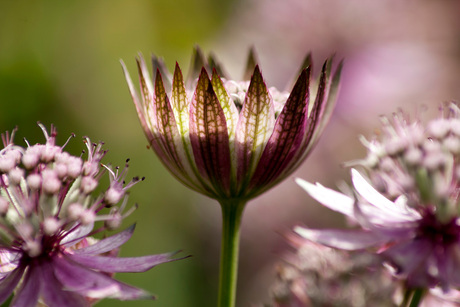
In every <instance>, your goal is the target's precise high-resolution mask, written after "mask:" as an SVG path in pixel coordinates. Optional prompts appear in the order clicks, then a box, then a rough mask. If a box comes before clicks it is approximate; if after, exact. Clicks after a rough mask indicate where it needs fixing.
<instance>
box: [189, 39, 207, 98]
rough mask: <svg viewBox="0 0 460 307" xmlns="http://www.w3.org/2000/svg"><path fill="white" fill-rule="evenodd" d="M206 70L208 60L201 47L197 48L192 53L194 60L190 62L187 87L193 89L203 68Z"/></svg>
mask: <svg viewBox="0 0 460 307" xmlns="http://www.w3.org/2000/svg"><path fill="white" fill-rule="evenodd" d="M203 67H205V68H206V60H205V58H204V55H203V52H202V51H201V49H200V47H199V46H195V48H194V49H193V53H192V59H191V60H190V68H189V70H188V75H187V79H186V80H187V81H186V86H187V88H189V89H190V88H193V87H195V86H194V85H195V84H196V80H197V79H198V76H199V75H200V72H201V68H203Z"/></svg>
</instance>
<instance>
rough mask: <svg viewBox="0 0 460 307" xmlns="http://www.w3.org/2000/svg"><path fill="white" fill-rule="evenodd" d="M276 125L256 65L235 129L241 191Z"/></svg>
mask: <svg viewBox="0 0 460 307" xmlns="http://www.w3.org/2000/svg"><path fill="white" fill-rule="evenodd" d="M274 124H275V111H274V107H273V101H272V98H271V97H270V94H269V93H268V89H267V86H266V85H265V82H264V80H263V78H262V74H261V73H260V70H259V67H258V66H256V68H255V70H254V75H253V76H252V79H251V83H250V84H249V88H248V92H247V94H246V98H245V100H244V104H243V108H242V109H241V113H240V117H239V119H238V124H237V127H236V154H237V160H238V166H237V170H238V174H237V176H238V183H239V184H240V187H239V188H240V189H241V190H244V189H245V186H246V185H247V184H248V183H249V179H250V178H251V176H252V174H253V173H254V171H255V169H256V167H257V163H259V160H260V157H261V156H262V152H263V150H264V148H265V145H266V144H267V141H268V139H269V138H270V136H271V134H272V133H273V127H274Z"/></svg>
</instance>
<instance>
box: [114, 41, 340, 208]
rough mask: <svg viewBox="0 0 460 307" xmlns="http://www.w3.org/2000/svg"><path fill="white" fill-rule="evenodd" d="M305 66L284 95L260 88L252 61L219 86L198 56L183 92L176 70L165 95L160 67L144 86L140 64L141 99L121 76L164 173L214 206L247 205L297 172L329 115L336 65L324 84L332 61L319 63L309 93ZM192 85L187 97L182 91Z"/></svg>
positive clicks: (143, 66)
mask: <svg viewBox="0 0 460 307" xmlns="http://www.w3.org/2000/svg"><path fill="white" fill-rule="evenodd" d="M197 51H198V50H197ZM250 59H254V56H253V54H252V53H251V56H250ZM307 59H308V60H307V61H306V63H307V64H306V65H305V67H304V68H302V70H301V73H300V76H299V77H298V79H297V81H296V83H295V85H294V88H293V89H292V91H291V93H290V94H289V93H284V92H280V91H278V90H276V89H274V88H267V86H266V84H265V82H264V79H263V77H262V74H261V72H260V69H259V66H258V65H255V61H253V60H252V61H248V63H249V64H250V65H249V67H252V68H253V70H252V69H251V71H252V72H253V73H252V76H251V78H250V81H249V82H235V81H231V80H228V79H226V78H223V77H222V78H221V76H220V75H222V73H221V72H222V70H221V69H220V67H219V66H218V65H217V64H216V62H215V61H214V60H213V59H212V58H211V61H209V62H210V64H206V63H205V61H204V60H203V58H202V56H201V53H200V52H199V51H198V52H196V53H195V58H194V59H193V60H192V63H195V65H194V67H195V68H198V67H199V68H200V69H201V71H200V69H194V70H192V73H191V74H190V78H188V82H187V84H186V82H184V78H183V75H182V72H181V69H180V67H179V65H178V64H176V67H175V70H174V75H173V77H172V84H170V83H169V82H167V83H166V87H165V85H164V82H163V77H168V73H167V70H166V69H165V67H164V65H162V62H161V61H159V60H158V59H156V58H154V61H153V63H154V69H155V68H156V72H155V81H154V82H152V80H151V79H150V76H149V73H148V69H147V67H146V64H145V62H144V59H143V58H142V56H140V57H139V58H138V60H137V64H138V68H139V78H140V88H141V94H142V98H139V96H138V94H137V92H136V90H135V88H134V85H133V83H132V81H131V78H130V76H129V74H128V72H127V70H126V67H125V66H124V64H123V68H124V71H125V76H126V80H127V82H128V86H129V89H130V92H131V95H132V97H133V100H134V103H135V105H136V108H137V112H138V116H139V119H140V122H141V125H142V127H143V129H144V132H145V134H146V136H147V138H148V140H149V142H150V145H151V147H152V148H153V150H154V151H155V152H156V154H157V155H158V157H159V158H160V159H161V161H162V162H163V164H164V165H165V166H166V167H167V168H168V169H169V170H170V172H171V173H172V174H173V175H174V176H175V177H176V178H177V179H179V180H180V181H181V182H182V183H184V184H185V185H186V186H188V187H190V188H192V189H194V190H196V191H198V192H200V193H202V194H205V195H207V196H209V197H212V198H215V199H217V200H225V199H233V198H240V199H251V198H253V197H255V196H257V195H259V194H261V193H262V192H264V191H266V190H268V189H269V188H270V187H272V186H274V185H275V184H277V183H279V182H280V181H281V180H282V179H283V178H285V177H286V176H287V175H289V174H290V173H292V172H293V171H294V170H295V169H296V168H297V167H298V166H299V165H300V163H301V162H302V161H303V160H304V159H305V158H306V156H307V155H308V153H309V152H310V151H311V149H312V148H313V146H314V145H315V144H316V142H317V140H318V138H319V135H320V134H321V132H322V130H323V128H324V126H325V123H326V122H327V120H328V119H329V117H330V115H331V113H332V109H333V105H334V103H335V96H336V93H337V88H338V81H339V77H340V70H341V69H340V68H341V65H340V66H339V68H338V69H337V72H336V73H335V75H334V76H333V77H332V78H331V68H332V59H329V60H327V61H326V62H325V64H324V66H323V68H322V71H321V75H320V78H319V80H318V87H317V88H312V86H311V85H310V72H311V67H310V65H309V64H310V57H308V58H307ZM200 63H201V64H203V65H201V64H200ZM307 66H308V67H307ZM207 68H208V69H209V70H212V73H211V77H210V76H209V74H208V71H207ZM195 71H196V74H195V73H194V72H195ZM198 71H199V73H198ZM219 72H220V73H219ZM195 76H197V77H198V78H195ZM168 79H169V78H168ZM192 84H196V86H195V88H194V91H188V88H190V86H191V85H192ZM166 88H168V89H169V88H171V91H170V92H169V91H167V90H166ZM167 92H168V93H167ZM313 93H314V94H313ZM310 101H313V102H312V103H310Z"/></svg>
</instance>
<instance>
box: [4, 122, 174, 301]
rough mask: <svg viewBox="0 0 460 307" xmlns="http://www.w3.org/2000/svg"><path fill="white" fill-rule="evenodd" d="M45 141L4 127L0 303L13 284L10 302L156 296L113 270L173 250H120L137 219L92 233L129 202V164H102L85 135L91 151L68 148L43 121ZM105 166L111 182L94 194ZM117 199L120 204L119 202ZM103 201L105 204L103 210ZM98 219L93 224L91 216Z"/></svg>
mask: <svg viewBox="0 0 460 307" xmlns="http://www.w3.org/2000/svg"><path fill="white" fill-rule="evenodd" d="M40 127H41V128H42V130H43V132H44V134H45V137H46V143H45V144H36V145H29V144H27V145H28V146H27V147H26V148H23V147H20V146H18V145H15V144H14V143H13V136H14V132H13V133H12V134H11V136H10V135H9V134H8V133H6V134H5V135H3V143H4V146H5V147H4V148H3V149H2V150H1V151H0V303H3V302H4V301H5V300H6V299H7V298H8V297H9V296H10V295H11V294H12V293H13V291H14V293H15V296H14V299H13V301H12V306H18V307H19V306H25V307H26V306H27V307H29V306H35V305H37V304H38V302H41V303H44V304H46V305H48V306H89V305H90V303H91V302H94V301H96V300H98V299H102V298H107V297H109V298H116V299H120V300H133V299H141V298H153V296H152V295H150V294H149V293H147V292H145V291H143V290H141V289H137V288H135V287H132V286H129V285H127V284H124V283H121V282H119V281H117V280H115V279H113V278H112V277H111V276H112V275H113V273H115V272H143V271H146V270H148V269H150V268H152V267H154V266H155V265H157V264H160V263H164V262H169V261H172V259H171V258H170V257H171V256H172V254H160V255H151V256H143V257H136V258H117V257H116V256H117V254H118V249H119V247H120V246H121V245H123V244H124V243H125V242H126V241H128V240H129V238H130V237H131V235H132V233H133V231H134V227H133V226H132V227H130V228H128V229H127V230H124V231H122V232H119V233H118V234H115V235H113V236H111V237H107V238H104V239H102V240H99V241H98V240H95V239H93V238H91V237H90V236H91V235H92V234H95V233H98V232H100V231H103V230H105V229H114V228H117V227H118V226H119V225H120V223H121V220H122V219H123V218H124V217H125V216H127V215H129V214H130V213H131V212H132V211H133V209H134V207H132V208H131V209H127V210H125V209H126V204H127V200H128V198H127V197H128V196H127V189H129V188H130V187H131V186H132V185H134V184H135V183H136V182H138V181H139V180H140V179H139V178H134V179H133V180H131V181H130V182H129V183H127V184H124V182H123V181H124V178H125V175H126V171H127V165H126V167H125V168H124V169H123V170H122V171H121V173H120V174H119V173H118V169H117V170H115V171H113V170H112V169H111V168H110V167H109V166H105V165H102V164H101V159H102V158H103V157H104V155H105V153H106V152H105V151H103V150H102V147H101V144H92V143H91V141H90V140H89V139H88V138H86V139H85V143H86V146H87V148H88V158H87V159H86V160H83V159H82V158H81V157H77V156H72V155H70V154H69V153H67V152H65V151H63V148H64V146H62V147H61V146H57V145H56V144H55V137H56V130H55V129H54V128H53V127H52V128H51V134H48V133H47V131H46V129H45V128H44V127H43V126H42V125H41V124H40ZM105 172H108V173H109V176H110V186H109V188H108V189H106V192H105V194H104V195H102V196H99V197H97V198H95V199H94V198H92V194H93V193H92V192H93V191H94V190H95V189H96V188H97V187H98V185H99V180H100V179H101V177H102V176H103V174H104V173H105ZM119 202H121V205H119V206H118V205H117V204H118V203H119ZM103 208H110V209H109V211H108V212H107V213H105V214H100V211H101V210H102V209H103ZM97 221H103V222H104V223H103V226H101V227H99V228H94V223H95V222H97Z"/></svg>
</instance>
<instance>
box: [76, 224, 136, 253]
mask: <svg viewBox="0 0 460 307" xmlns="http://www.w3.org/2000/svg"><path fill="white" fill-rule="evenodd" d="M135 226H136V225H132V226H130V227H129V228H128V229H126V230H123V231H122V232H119V233H117V234H115V235H113V236H110V237H108V238H105V239H102V240H100V241H98V242H96V243H94V244H93V245H90V246H87V247H83V248H80V249H77V250H75V253H76V254H85V255H96V254H103V253H106V252H109V251H112V250H114V249H115V248H118V247H120V246H122V245H123V244H125V243H126V242H127V241H128V240H129V239H130V238H131V236H132V235H133V232H134V228H135Z"/></svg>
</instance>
